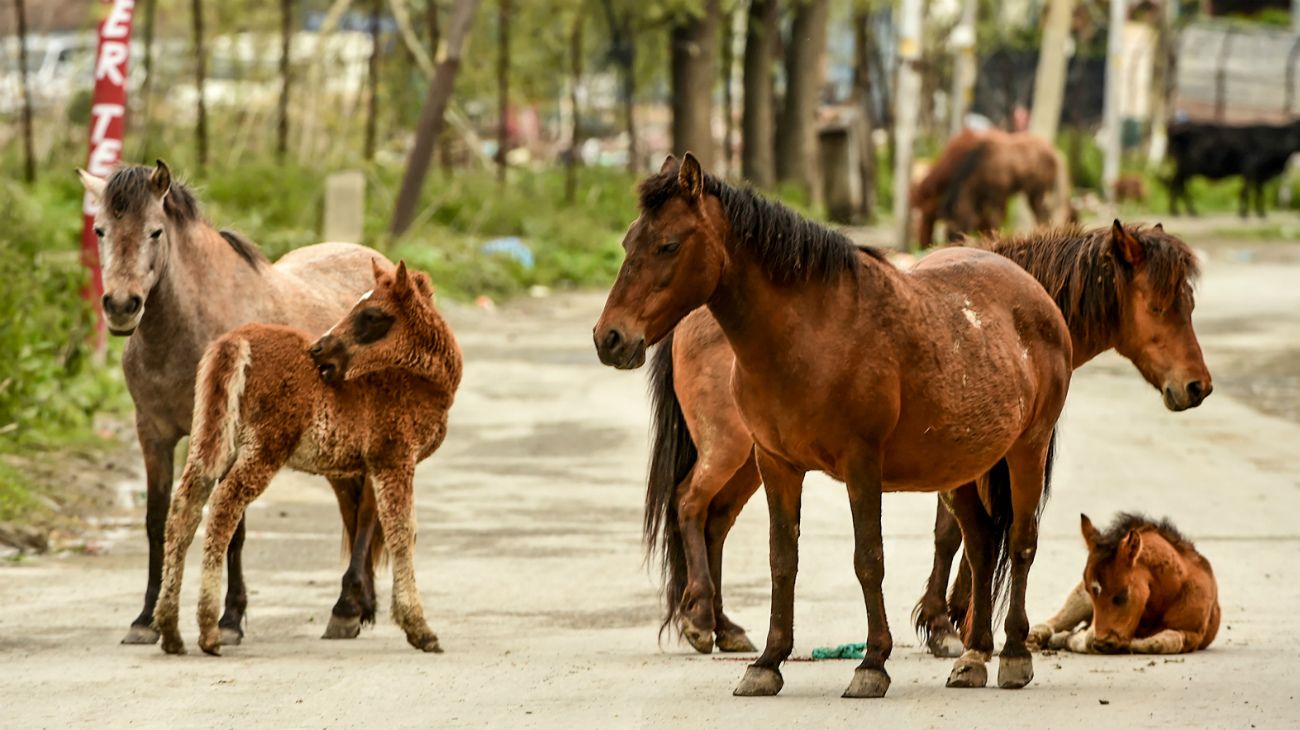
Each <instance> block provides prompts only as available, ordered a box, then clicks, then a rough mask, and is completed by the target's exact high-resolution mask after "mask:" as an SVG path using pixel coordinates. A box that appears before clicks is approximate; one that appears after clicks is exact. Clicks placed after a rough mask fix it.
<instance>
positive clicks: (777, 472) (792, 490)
mask: <svg viewBox="0 0 1300 730" xmlns="http://www.w3.org/2000/svg"><path fill="white" fill-rule="evenodd" d="M758 470H759V474H760V475H762V478H763V488H764V491H766V492H767V512H768V520H769V523H770V524H769V528H768V550H769V560H770V562H771V566H772V611H771V617H770V620H769V623H768V629H767V646H766V647H764V649H763V653H762V654H761V655H759V657H758V659H757V660H755V661H754V663H753V664H750V665H749V668H748V669H746V670H745V676H744V677H743V678H742V679H741V680H740V684H739V685H737V686H736V690H735V692H734V694H735V695H736V696H738V697H767V696H771V695H775V694H776V693H778V692H780V691H781V687H782V686H784V684H785V680H784V679H782V677H781V662H784V661H785V660H786V658H787V657H789V656H790V652H791V651H793V650H794V579H795V574H796V573H798V571H799V509H800V503H801V500H802V497H803V476H804V475H803V472H802V471H799V470H798V469H796V468H795V467H793V466H791V465H790V464H787V463H785V462H783V461H781V460H779V459H777V458H776V457H774V456H772V455H770V454H768V453H767V452H764V451H761V450H760V451H759V452H758Z"/></svg>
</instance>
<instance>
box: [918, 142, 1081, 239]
mask: <svg viewBox="0 0 1300 730" xmlns="http://www.w3.org/2000/svg"><path fill="white" fill-rule="evenodd" d="M1016 193H1024V194H1025V197H1026V198H1027V199H1028V201H1029V207H1030V208H1031V209H1032V210H1033V212H1034V218H1035V219H1036V220H1037V221H1038V223H1039V225H1043V224H1047V223H1056V224H1063V223H1066V222H1069V221H1072V220H1073V217H1074V212H1073V209H1072V208H1071V206H1070V179H1069V170H1068V169H1067V166H1066V164H1065V161H1064V159H1063V158H1062V157H1061V154H1060V153H1059V152H1057V151H1056V148H1055V147H1053V146H1052V144H1051V143H1050V142H1048V141H1047V140H1045V139H1042V138H1041V137H1038V136H1037V135H1033V134H1030V133H1028V132H1016V133H1010V132H1003V131H1001V130H997V129H990V130H984V131H977V130H973V129H967V130H963V131H962V132H960V133H958V134H957V135H956V136H954V137H953V138H952V139H951V140H949V142H948V144H947V145H946V146H945V147H944V149H943V152H941V153H940V154H939V157H938V159H936V160H935V162H934V165H933V166H932V167H931V169H930V173H929V174H928V175H926V176H925V178H924V179H922V180H921V181H920V182H918V183H916V184H915V185H914V186H913V188H912V192H911V195H910V200H911V205H912V207H913V208H916V209H917V210H919V211H920V224H919V226H918V230H917V241H918V245H920V246H921V248H925V247H927V246H929V245H930V244H931V243H932V242H933V239H934V224H935V223H936V222H937V221H940V220H943V221H946V222H947V224H948V239H949V240H955V239H957V238H959V237H960V236H961V235H962V234H965V233H975V232H979V233H989V232H992V231H997V230H999V229H1000V228H1002V222H1003V221H1004V220H1005V219H1006V213H1007V201H1008V200H1010V199H1011V197H1012V196H1013V195H1015V194H1016Z"/></svg>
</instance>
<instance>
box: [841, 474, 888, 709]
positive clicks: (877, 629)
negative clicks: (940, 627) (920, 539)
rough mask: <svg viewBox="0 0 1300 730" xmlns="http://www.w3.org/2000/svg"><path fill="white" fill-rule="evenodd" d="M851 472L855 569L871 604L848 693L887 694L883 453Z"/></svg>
mask: <svg viewBox="0 0 1300 730" xmlns="http://www.w3.org/2000/svg"><path fill="white" fill-rule="evenodd" d="M855 467H856V468H853V470H852V471H851V472H850V474H849V478H848V492H849V507H850V508H851V509H852V511H853V542H854V547H853V570H854V572H855V573H856V574H857V576H858V583H859V584H861V586H862V598H863V601H864V602H865V603H866V605H867V647H866V652H865V653H864V656H863V658H862V663H861V664H859V665H858V668H857V669H856V670H855V671H854V672H853V681H852V682H851V683H849V686H848V689H846V690H844V696H845V697H884V696H885V692H887V691H888V690H889V674H888V673H887V672H886V671H885V661H886V660H887V659H889V654H890V652H891V651H892V650H893V648H894V639H893V637H892V636H891V635H890V633H889V619H888V617H887V616H886V615H885V594H884V590H883V582H884V579H885V548H884V538H883V535H882V534H881V528H880V495H881V489H882V477H881V462H880V458H879V456H876V457H874V458H872V459H869V460H866V462H865V463H862V464H857V465H855Z"/></svg>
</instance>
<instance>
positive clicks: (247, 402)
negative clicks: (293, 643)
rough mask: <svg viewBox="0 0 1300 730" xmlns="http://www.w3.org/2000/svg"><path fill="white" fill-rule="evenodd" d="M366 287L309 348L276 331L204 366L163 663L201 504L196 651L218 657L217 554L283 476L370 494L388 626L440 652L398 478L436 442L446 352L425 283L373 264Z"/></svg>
mask: <svg viewBox="0 0 1300 730" xmlns="http://www.w3.org/2000/svg"><path fill="white" fill-rule="evenodd" d="M374 280H375V287H374V289H373V290H372V291H370V292H367V293H366V294H364V295H363V296H362V297H361V301H359V302H357V304H356V306H354V307H353V308H352V311H351V312H350V313H348V315H347V316H346V317H344V319H343V320H342V321H341V322H339V323H338V324H337V325H335V326H334V327H333V328H332V329H331V330H330V331H329V332H327V333H326V334H325V335H324V336H323V337H321V338H320V339H319V340H317V341H316V342H315V344H312V341H311V337H310V336H309V335H307V334H306V333H304V332H300V331H298V330H294V329H291V328H288V327H282V326H276V325H246V326H244V327H240V328H238V329H236V330H233V331H232V332H230V333H228V334H226V335H224V336H222V337H221V338H219V339H218V340H217V341H216V342H214V343H213V344H212V346H211V347H209V348H208V351H207V354H205V355H204V358H203V362H202V364H201V365H200V366H199V381H198V386H197V388H198V390H197V395H196V397H197V400H198V404H197V407H196V409H195V412H194V431H193V433H194V439H193V446H192V448H191V449H190V454H189V460H188V461H187V462H186V464H185V472H184V474H182V476H181V484H180V486H179V487H178V488H177V490H176V498H175V500H173V502H172V505H171V512H170V514H169V516H168V520H167V551H166V564H165V565H164V570H163V583H162V594H161V595H160V596H159V599H158V606H157V609H156V610H155V626H156V628H157V630H158V631H160V632H161V633H162V637H163V650H164V651H166V652H168V653H169V654H178V653H183V652H184V650H185V649H184V644H183V642H182V641H181V637H180V631H179V629H178V626H177V613H178V608H179V605H178V603H179V598H180V587H181V576H182V573H183V571H184V567H185V553H186V551H187V550H188V549H189V545H190V541H191V540H192V539H193V538H194V532H195V530H196V529H197V528H198V524H199V520H200V518H201V517H202V510H203V505H204V503H205V502H207V501H208V496H209V494H211V495H212V506H211V510H210V511H211V515H210V517H209V519H208V529H207V536H206V538H205V540H204V547H203V577H202V583H201V587H200V595H199V612H198V614H199V646H200V647H201V648H202V649H203V651H205V652H207V653H209V654H219V653H220V647H221V636H220V633H219V631H218V629H217V608H218V601H217V592H218V589H219V588H220V585H221V566H222V560H221V558H222V555H223V554H224V553H225V551H226V547H227V545H228V544H229V542H230V539H231V536H232V534H233V533H234V531H235V526H236V525H237V524H238V523H239V521H240V519H241V515H243V513H244V509H245V508H246V507H247V506H248V505H249V503H251V502H252V501H253V500H254V499H256V498H257V497H258V495H260V494H261V493H262V491H263V490H265V489H266V487H267V485H268V484H269V483H270V481H271V477H273V476H275V474H276V472H278V471H279V470H280V469H281V468H282V467H284V466H289V467H290V468H292V469H297V470H299V471H305V472H309V473H312V474H322V475H325V476H329V477H332V478H336V479H361V480H368V481H369V482H370V483H371V484H372V485H373V488H374V499H375V504H376V511H377V512H378V517H379V523H380V526H381V527H382V530H383V537H384V543H385V546H386V548H387V549H388V552H389V554H390V556H391V559H392V561H393V618H394V620H395V621H396V622H397V624H398V625H399V626H401V627H402V630H403V631H405V632H406V640H407V641H408V642H410V643H411V645H412V646H414V647H415V648H417V649H421V650H423V651H433V652H438V651H441V648H440V647H439V645H438V637H437V636H435V635H434V633H433V631H432V630H431V629H430V628H429V624H428V623H427V622H426V621H425V618H424V609H423V608H422V606H421V602H420V594H419V591H418V590H417V588H416V585H415V566H414V561H413V554H412V553H413V548H414V542H415V522H414V513H413V504H412V498H413V488H412V477H413V475H414V471H415V465H416V464H417V463H418V462H420V461H421V460H423V459H424V458H426V457H428V456H429V455H430V454H432V453H433V452H434V450H435V449H437V448H438V446H439V445H441V444H442V440H443V438H444V437H445V436H446V434H447V412H448V410H449V409H450V408H451V405H452V400H453V398H454V396H455V394H456V388H457V386H459V384H460V377H461V353H460V347H459V346H458V345H457V344H456V339H455V337H454V336H453V335H452V333H451V330H450V328H448V326H447V324H446V322H444V321H443V319H442V317H441V316H440V315H439V314H438V311H437V310H436V309H435V308H434V305H433V301H432V296H433V290H432V288H431V287H430V285H429V279H428V277H427V276H426V275H425V274H423V273H415V274H409V273H408V272H407V270H406V264H405V262H403V263H400V264H398V266H397V270H396V271H390V270H385V269H381V268H380V265H379V264H378V263H376V264H374ZM214 485H215V486H216V490H215V492H213V487H214ZM358 539H361V537H360V536H359V537H358Z"/></svg>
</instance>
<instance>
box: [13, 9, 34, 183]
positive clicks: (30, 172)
mask: <svg viewBox="0 0 1300 730" xmlns="http://www.w3.org/2000/svg"><path fill="white" fill-rule="evenodd" d="M14 14H15V15H16V16H17V22H18V78H19V83H21V84H22V87H23V179H24V180H26V181H27V182H28V183H34V182H36V154H35V152H34V150H33V146H32V90H31V87H30V86H29V85H28V83H27V0H15V2H14Z"/></svg>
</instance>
